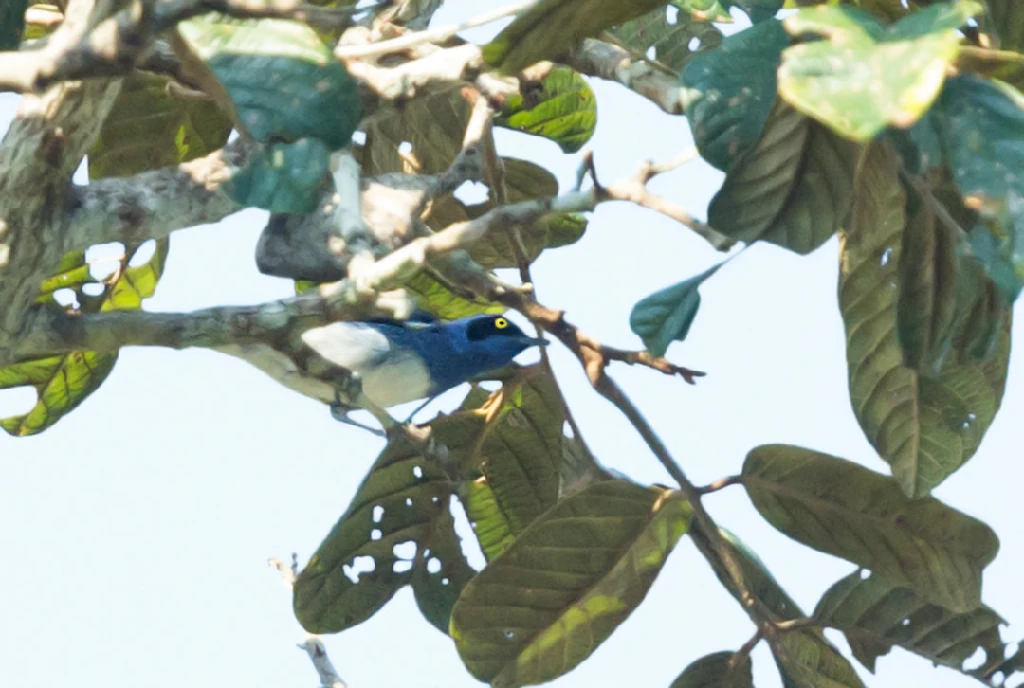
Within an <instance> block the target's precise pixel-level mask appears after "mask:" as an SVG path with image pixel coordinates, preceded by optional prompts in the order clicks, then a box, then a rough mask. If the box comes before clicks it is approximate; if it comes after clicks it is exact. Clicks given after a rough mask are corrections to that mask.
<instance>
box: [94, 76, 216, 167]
mask: <svg viewBox="0 0 1024 688" xmlns="http://www.w3.org/2000/svg"><path fill="white" fill-rule="evenodd" d="M167 83H168V82H167V80H166V79H163V78H160V77H157V76H154V75H151V74H147V73H145V72H135V73H133V74H132V75H131V76H129V77H127V78H125V79H124V81H123V83H122V86H121V91H120V93H119V94H118V96H117V100H115V101H114V106H113V108H112V109H111V111H110V114H108V115H107V117H106V119H104V120H103V127H102V128H101V129H100V134H99V136H98V137H97V139H96V141H95V143H93V146H92V148H91V149H90V150H89V177H90V178H93V179H95V178H98V177H127V176H130V175H133V174H137V173H139V172H143V171H145V170H152V169H157V168H160V167H168V166H170V165H177V164H178V163H182V162H187V161H189V160H192V159H193V158H198V157H200V156H203V155H207V154H209V153H212V152H213V151H215V150H217V149H218V148H221V147H222V146H223V145H224V144H225V143H226V142H227V140H228V134H230V133H231V121H230V120H229V119H228V118H227V117H225V116H224V114H223V113H222V112H221V111H220V110H219V109H218V108H217V106H216V105H215V104H214V103H213V102H212V101H208V100H178V99H175V98H173V97H172V96H171V95H169V94H168V92H167Z"/></svg>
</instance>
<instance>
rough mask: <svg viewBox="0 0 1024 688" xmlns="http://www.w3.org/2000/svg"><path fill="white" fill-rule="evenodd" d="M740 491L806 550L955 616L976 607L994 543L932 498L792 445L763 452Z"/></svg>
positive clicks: (749, 463)
mask: <svg viewBox="0 0 1024 688" xmlns="http://www.w3.org/2000/svg"><path fill="white" fill-rule="evenodd" d="M742 479H743V486H744V487H745V488H746V490H747V494H748V495H749V496H750V499H751V501H752V502H753V503H754V506H755V507H756V508H757V511H758V513H760V514H761V516H762V517H764V518H765V519H766V520H767V521H768V522H769V523H771V524H772V525H773V526H774V527H775V528H777V529H778V530H780V531H781V532H783V533H785V534H786V535H788V536H789V537H791V538H793V539H794V540H797V541H798V542H801V543H803V544H805V545H807V546H808V547H813V548H814V549H816V550H818V551H821V552H826V553H828V554H832V555H835V556H837V557H842V558H843V559H846V560H848V561H852V562H854V563H855V564H858V565H859V566H863V567H865V568H868V569H871V570H872V571H873V572H874V573H875V574H876V575H878V576H884V577H885V578H886V580H890V581H895V582H897V583H899V584H903V585H909V586H911V587H913V589H914V591H915V592H916V593H917V594H918V595H920V597H921V599H923V600H926V601H928V602H930V603H932V604H938V605H941V606H944V607H947V608H949V609H952V610H954V611H967V610H970V609H973V608H975V607H977V606H978V604H979V600H980V595H981V573H982V570H983V569H984V568H985V567H986V566H988V564H989V563H991V562H992V559H993V558H994V557H995V555H996V550H998V548H999V541H998V539H997V538H996V535H995V533H994V532H992V530H991V529H990V528H989V527H988V526H986V525H985V524H984V523H982V522H981V521H978V520H977V519H974V518H971V517H970V516H966V515H964V514H962V513H960V512H959V511H956V510H955V509H952V508H950V507H948V506H946V505H945V504H943V503H942V502H940V501H938V500H937V499H934V498H932V497H925V498H921V499H909V498H908V497H907V496H906V495H904V494H903V493H902V492H901V491H900V489H899V486H898V485H897V484H896V483H895V482H894V481H893V480H891V479H890V478H887V477H885V476H881V475H879V474H877V473H874V472H872V471H869V470H868V469H866V468H863V467H861V466H858V465H857V464H855V463H852V462H849V461H845V460H843V459H838V458H836V457H833V456H829V455H827V454H821V453H818V452H814V451H811V450H810V449H804V448H802V447H794V446H789V445H762V446H760V447H757V448H756V449H754V450H753V451H751V452H750V454H748V455H747V459H746V461H745V462H744V464H743V473H742Z"/></svg>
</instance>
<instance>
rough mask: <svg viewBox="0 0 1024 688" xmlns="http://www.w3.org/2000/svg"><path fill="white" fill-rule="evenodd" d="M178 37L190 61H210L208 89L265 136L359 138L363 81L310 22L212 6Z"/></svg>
mask: <svg viewBox="0 0 1024 688" xmlns="http://www.w3.org/2000/svg"><path fill="white" fill-rule="evenodd" d="M175 39H176V40H175V43H174V46H175V50H176V52H177V53H178V54H179V56H181V57H182V58H183V60H184V61H185V62H186V65H192V66H193V67H195V66H197V63H198V62H199V61H201V62H202V63H203V64H204V65H205V66H206V68H207V69H208V70H209V74H206V73H205V72H200V73H201V74H202V75H203V76H202V77H201V78H202V79H203V80H205V81H206V83H205V84H204V86H205V87H207V90H208V92H209V93H210V94H211V95H213V97H214V99H216V100H219V101H220V104H221V106H222V107H224V108H225V111H226V112H231V113H232V114H233V116H234V117H235V119H236V121H235V124H236V126H238V127H239V128H240V129H242V130H244V131H245V132H246V133H248V134H249V136H251V137H252V138H254V139H256V140H257V141H261V142H264V143H269V142H272V141H280V140H282V139H283V140H286V141H294V140H296V139H303V138H309V137H313V138H317V139H320V140H321V141H322V142H323V143H324V145H326V146H327V148H328V149H330V150H337V149H338V148H341V147H342V146H345V145H347V144H348V143H349V142H350V141H351V139H352V134H353V133H354V132H355V130H356V126H357V125H358V124H359V117H360V114H361V103H360V100H359V94H358V89H357V85H356V81H355V80H354V79H353V78H352V77H351V76H349V74H348V72H347V71H346V70H345V66H344V65H343V64H342V63H341V62H339V61H338V60H337V59H335V57H334V54H333V53H332V52H331V49H330V48H328V47H327V46H326V45H324V43H323V41H321V40H320V37H319V36H317V34H316V32H315V31H314V30H313V29H311V28H309V27H308V26H306V25H304V24H302V23H300V22H297V21H288V20H283V19H233V18H231V17H228V16H226V15H222V14H218V13H216V12H209V13H207V14H203V15H200V16H198V17H193V18H192V19H189V20H187V21H184V22H181V23H180V24H178V25H177V31H176V35H175ZM210 75H212V77H213V79H210V78H209V77H210Z"/></svg>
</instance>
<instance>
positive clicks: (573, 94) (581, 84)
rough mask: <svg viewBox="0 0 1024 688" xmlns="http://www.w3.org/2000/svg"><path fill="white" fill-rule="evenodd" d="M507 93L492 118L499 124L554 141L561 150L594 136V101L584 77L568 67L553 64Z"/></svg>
mask: <svg viewBox="0 0 1024 688" xmlns="http://www.w3.org/2000/svg"><path fill="white" fill-rule="evenodd" d="M520 91H521V92H522V93H525V94H526V96H525V97H524V96H523V95H522V93H516V94H514V95H511V96H509V97H508V98H507V99H506V100H505V102H504V104H503V105H502V108H501V114H500V116H499V117H497V118H496V119H495V120H494V123H495V124H496V125H498V126H499V127H506V128H508V129H513V130H515V131H521V132H523V133H525V134H532V135H534V136H543V137H544V138H546V139H551V140H552V141H554V142H555V143H557V144H558V147H559V148H561V149H562V152H563V153H575V152H576V151H578V150H579V149H580V148H582V147H583V145H584V144H585V143H586V142H587V141H589V140H590V139H591V138H592V137H593V136H594V128H595V127H596V126H597V101H596V100H595V99H594V92H593V91H592V90H591V89H590V86H589V85H588V84H587V81H586V79H584V78H583V77H582V76H580V75H579V74H577V73H576V72H575V71H574V70H572V69H570V68H569V67H565V66H562V65H555V66H553V67H552V68H551V69H550V71H548V72H547V73H546V74H545V75H544V76H543V77H542V78H540V79H539V80H526V81H523V82H522V83H521V85H520Z"/></svg>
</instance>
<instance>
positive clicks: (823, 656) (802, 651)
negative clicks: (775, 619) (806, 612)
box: [769, 629, 864, 688]
mask: <svg viewBox="0 0 1024 688" xmlns="http://www.w3.org/2000/svg"><path fill="white" fill-rule="evenodd" d="M769 642H770V643H771V646H772V651H773V652H774V653H775V661H776V662H777V663H778V665H779V671H780V672H781V673H782V674H783V676H784V679H785V684H786V686H787V688H788V686H793V688H823V686H827V687H828V688H864V683H863V682H861V680H860V678H859V677H858V676H857V672H856V671H854V669H853V665H852V664H850V662H849V661H848V660H847V659H846V658H845V657H843V656H842V655H841V654H839V650H837V649H836V648H835V647H834V646H833V645H832V643H830V642H828V641H827V640H826V639H825V638H824V636H822V635H820V634H819V633H815V632H813V631H810V630H806V629H800V630H795V631H790V632H788V633H779V634H775V635H774V636H773V637H771V638H770V639H769Z"/></svg>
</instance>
